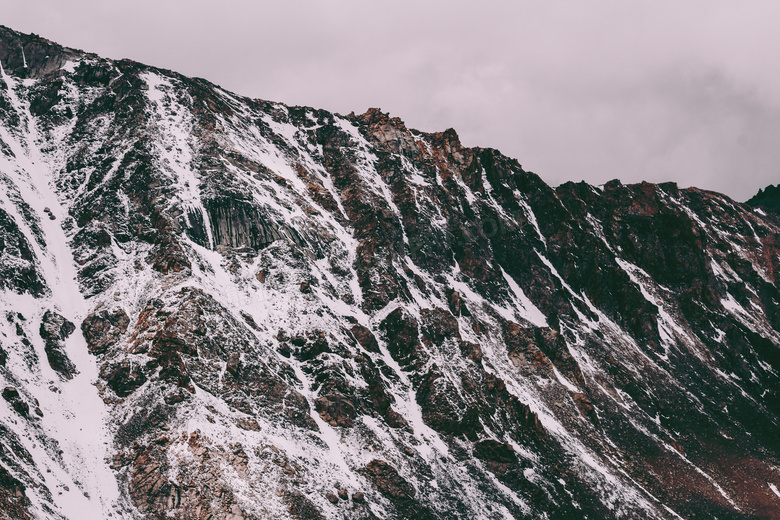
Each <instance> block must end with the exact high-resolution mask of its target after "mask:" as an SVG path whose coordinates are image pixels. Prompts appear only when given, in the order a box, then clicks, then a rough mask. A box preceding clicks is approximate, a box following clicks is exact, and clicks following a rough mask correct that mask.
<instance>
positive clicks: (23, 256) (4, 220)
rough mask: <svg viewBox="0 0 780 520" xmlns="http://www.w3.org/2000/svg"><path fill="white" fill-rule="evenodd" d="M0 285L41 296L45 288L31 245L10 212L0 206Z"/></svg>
mask: <svg viewBox="0 0 780 520" xmlns="http://www.w3.org/2000/svg"><path fill="white" fill-rule="evenodd" d="M0 259H1V260H0V288H3V289H10V290H13V291H16V292H18V293H20V294H24V293H29V294H32V295H34V296H43V295H44V294H45V293H46V292H47V290H48V288H47V287H46V282H45V281H44V279H43V277H42V275H41V273H40V271H39V268H38V260H37V258H36V257H35V253H34V252H33V249H32V245H31V244H30V242H29V241H28V240H27V238H26V237H25V236H24V234H23V233H22V232H21V230H20V229H19V226H18V225H17V223H16V222H15V221H14V220H13V219H12V218H11V216H10V215H9V214H8V213H7V212H5V211H4V210H3V209H2V208H0Z"/></svg>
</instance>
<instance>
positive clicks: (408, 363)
mask: <svg viewBox="0 0 780 520" xmlns="http://www.w3.org/2000/svg"><path fill="white" fill-rule="evenodd" d="M0 64H1V65H2V71H0V76H1V77H0V291H1V292H0V307H1V309H0V388H2V399H0V518H4V519H14V520H17V519H19V520H21V519H23V520H32V519H41V520H44V519H45V520H62V519H70V520H76V519H78V520H82V519H86V520H106V519H121V520H135V519H138V520H140V519H150V520H152V519H160V520H162V519H170V518H175V519H186V520H196V519H197V520H242V519H243V520H261V519H262V520H265V519H306V520H315V519H347V520H358V519H361V520H362V519H382V520H384V519H415V520H433V519H437V520H439V519H440V520H445V519H446V520H450V519H491V520H493V519H495V520H499V519H501V520H503V519H525V518H528V519H592V520H597V519H659V520H660V519H669V520H672V519H716V518H717V519H719V520H727V519H777V518H780V305H779V303H778V302H780V291H779V290H778V289H779V288H780V286H779V285H778V280H780V215H779V214H778V213H777V208H778V207H779V206H778V205H777V204H776V203H773V201H774V199H775V198H776V197H777V193H775V189H771V190H768V191H767V192H762V195H761V196H760V197H758V198H757V199H754V200H753V201H751V204H741V203H737V202H735V201H733V200H731V199H729V198H728V197H726V196H724V195H720V194H718V193H713V192H708V191H704V190H700V189H696V188H687V189H681V188H679V187H678V186H677V185H676V184H674V183H666V184H658V185H654V184H648V183H642V184H635V185H624V184H621V183H620V182H619V181H612V182H609V183H607V184H605V185H603V186H590V185H588V184H585V183H578V184H575V183H566V184H563V185H561V186H558V187H557V188H553V187H551V186H548V185H547V184H545V183H544V182H543V181H542V180H541V179H540V178H539V177H538V176H536V175H535V174H533V173H531V172H528V171H526V170H524V169H523V168H522V166H521V165H520V164H519V163H518V162H517V161H516V160H514V159H511V158H508V157H505V156H504V155H502V154H501V153H499V152H498V151H496V150H493V149H489V148H467V147H464V146H463V145H462V144H461V143H460V141H459V139H458V136H457V134H456V133H455V131H453V130H446V131H444V132H440V133H425V132H419V131H416V130H413V129H410V128H407V127H406V125H405V124H404V123H403V122H402V121H401V120H399V119H397V118H392V117H389V116H388V115H387V114H385V113H383V112H382V111H380V110H378V109H371V110H369V111H368V112H366V113H364V114H361V115H355V114H349V115H346V116H343V115H339V114H335V113H330V112H327V111H324V110H317V109H314V108H309V107H297V106H286V105H284V104H281V103H274V102H268V101H261V100H256V99H249V98H245V97H242V96H239V95H236V94H233V93H230V92H228V91H226V90H224V89H222V88H220V87H219V86H217V85H214V84H212V83H209V82H208V81H206V80H203V79H197V78H195V79H193V78H188V77H184V76H182V75H180V74H177V73H175V72H172V71H169V70H161V69H158V68H154V67H149V66H145V65H142V64H140V63H136V62H134V61H130V60H110V59H104V58H101V57H99V56H96V55H94V54H89V53H86V52H82V51H79V50H75V49H70V48H65V47H62V46H60V45H57V44H56V43H53V42H51V41H49V40H46V39H44V38H41V37H38V36H36V35H25V34H20V33H18V32H15V31H13V30H11V29H7V28H3V27H0ZM775 202H776V201H775Z"/></svg>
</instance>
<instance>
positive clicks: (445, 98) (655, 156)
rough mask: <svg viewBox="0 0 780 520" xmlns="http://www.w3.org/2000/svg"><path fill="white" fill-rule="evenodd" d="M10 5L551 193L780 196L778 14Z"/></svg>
mask: <svg viewBox="0 0 780 520" xmlns="http://www.w3.org/2000/svg"><path fill="white" fill-rule="evenodd" d="M2 3H3V7H2V10H1V11H0V24H3V25H7V26H9V27H11V28H14V29H17V30H20V31H23V32H34V33H37V34H40V35H42V36H45V37H47V38H49V39H52V40H55V41H57V42H59V43H62V44H64V45H67V46H71V47H77V48H81V49H84V50H87V51H92V52H96V53H98V54H101V55H103V56H106V57H110V58H132V59H134V60H137V61H141V62H144V63H148V64H151V65H156V66H159V67H165V68H169V69H174V70H177V71H179V72H182V73H184V74H187V75H190V76H200V77H204V78H207V79H209V80H211V81H213V82H215V83H218V84H220V85H222V86H223V87H225V88H227V89H229V90H232V91H235V92H237V93H239V94H243V95H247V96H251V97H257V98H263V99H270V100H275V101H282V102H285V103H288V104H295V105H308V106H314V107H318V108H326V109H329V110H333V111H336V112H339V113H343V114H346V113H349V112H351V111H355V112H356V113H360V112H363V111H365V110H366V109H367V108H369V107H380V108H382V109H383V110H384V111H386V112H390V114H391V115H393V116H398V117H401V118H402V119H403V120H404V121H406V123H407V125H408V126H410V127H413V128H418V129H420V130H424V131H438V130H444V129H446V128H448V127H453V128H455V129H456V130H457V131H458V134H459V135H460V137H461V141H462V142H463V143H464V144H465V145H467V146H486V147H493V148H498V149H499V150H501V151H502V152H504V153H505V154H507V155H510V156H512V157H515V158H517V159H518V160H519V161H520V163H521V164H523V166H524V167H525V168H526V169H529V170H532V171H534V172H536V173H538V174H539V175H541V177H542V178H543V179H545V180H546V181H547V182H549V183H551V184H553V185H556V184H560V183H562V182H565V181H567V180H574V181H579V180H583V179H584V180H586V181H588V182H591V183H595V184H600V183H603V182H606V181H608V180H610V179H613V178H619V179H621V180H622V181H623V182H638V181H641V180H647V181H652V182H659V181H666V180H674V181H677V182H678V183H679V184H680V185H681V187H686V186H691V185H693V186H698V187H701V188H705V189H711V190H716V191H721V192H724V193H726V194H728V195H730V196H732V197H734V198H735V199H737V200H745V199H746V198H749V197H750V196H751V195H752V194H753V193H755V192H756V191H757V190H758V189H759V188H760V187H764V186H766V185H767V184H777V183H780V146H778V144H780V143H779V141H780V66H778V53H780V30H778V21H779V20H780V2H777V1H769V0H767V1H752V2H750V1H744V2H735V1H733V0H729V1H725V0H685V1H679V0H674V1H668V0H653V1H644V0H630V1H626V0H589V1H582V0H570V1H561V0H537V1H525V0H503V1H490V0H483V1H482V2H474V1H470V2H466V1H461V0H447V1H438V0H436V1H424V0H418V1H416V2H415V1H407V0H395V1H384V2H379V1H374V0H332V1H331V0H286V1H278V2H277V1H258V0H255V1H240V0H221V1H201V0H189V1H179V0H176V1H171V0H154V1H149V0H133V1H127V0H105V1H101V2H95V1H94V0H89V1H87V0H70V1H66V0H3V2H2ZM477 4H480V5H477Z"/></svg>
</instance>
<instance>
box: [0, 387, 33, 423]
mask: <svg viewBox="0 0 780 520" xmlns="http://www.w3.org/2000/svg"><path fill="white" fill-rule="evenodd" d="M3 399H5V400H6V401H8V404H10V405H11V407H12V408H13V409H14V410H16V413H18V414H19V415H21V416H22V417H24V418H27V417H28V416H29V415H30V405H29V404H27V402H26V401H25V400H24V398H22V396H21V395H19V390H17V389H16V388H14V387H13V386H7V387H5V388H4V389H3Z"/></svg>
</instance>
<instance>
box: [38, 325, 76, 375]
mask: <svg viewBox="0 0 780 520" xmlns="http://www.w3.org/2000/svg"><path fill="white" fill-rule="evenodd" d="M75 330H76V326H75V325H74V324H73V323H71V322H70V321H68V320H66V319H65V318H64V317H62V316H60V315H59V314H57V313H56V312H53V311H46V313H45V314H44V315H43V319H42V320H41V327H40V331H39V333H40V335H41V338H43V342H44V345H45V347H44V350H45V352H46V358H47V359H48V360H49V365H50V366H51V367H52V368H53V369H54V370H55V371H56V372H58V373H59V374H60V375H61V376H62V377H63V378H65V379H72V378H73V376H74V375H76V374H77V373H78V370H76V366H75V365H74V364H73V362H72V361H71V360H70V358H69V357H68V354H67V353H65V346H64V341H65V340H66V339H67V338H68V337H69V336H70V335H71V334H73V331H75Z"/></svg>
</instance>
